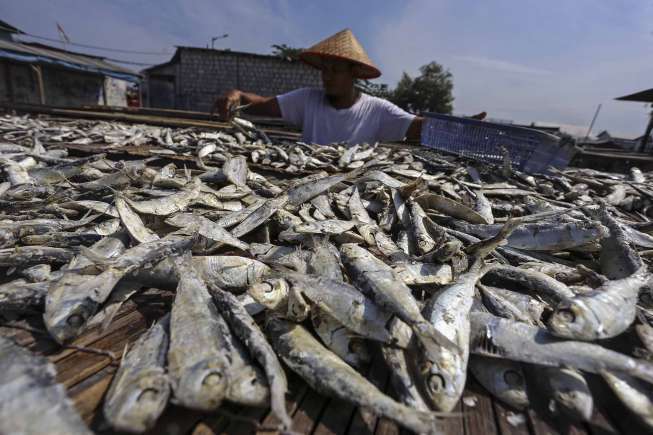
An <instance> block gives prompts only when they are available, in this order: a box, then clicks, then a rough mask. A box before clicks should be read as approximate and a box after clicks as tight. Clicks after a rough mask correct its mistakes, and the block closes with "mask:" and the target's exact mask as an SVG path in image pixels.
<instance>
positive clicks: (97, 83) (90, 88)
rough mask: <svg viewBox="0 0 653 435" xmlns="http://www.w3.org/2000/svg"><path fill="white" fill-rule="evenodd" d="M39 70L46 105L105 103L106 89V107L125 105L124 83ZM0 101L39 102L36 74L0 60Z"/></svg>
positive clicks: (65, 71) (60, 70)
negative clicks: (41, 76)
mask: <svg viewBox="0 0 653 435" xmlns="http://www.w3.org/2000/svg"><path fill="white" fill-rule="evenodd" d="M41 71H42V75H43V87H44V90H45V104H48V105H52V106H69V107H78V106H82V105H95V104H104V98H105V96H104V92H105V89H106V97H107V104H109V105H112V106H121V107H125V106H127V99H126V95H125V90H126V88H127V82H125V81H124V80H118V79H113V78H110V77H106V78H105V77H104V76H101V75H97V74H88V73H83V72H77V71H72V70H69V69H63V68H52V67H47V66H41ZM105 80H106V81H107V84H106V86H105ZM0 101H13V102H15V103H30V104H39V103H40V102H41V99H40V97H39V84H38V79H37V75H36V73H35V72H34V69H33V68H32V65H31V64H28V63H17V62H7V61H0Z"/></svg>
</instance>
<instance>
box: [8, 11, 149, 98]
mask: <svg viewBox="0 0 653 435" xmlns="http://www.w3.org/2000/svg"><path fill="white" fill-rule="evenodd" d="M21 33H22V32H21V31H20V30H19V29H16V28H15V27H13V26H11V25H9V24H7V23H5V22H3V21H0V103H32V104H47V105H51V106H62V107H79V106H83V105H97V104H101V105H109V106H123V107H124V106H127V89H128V88H129V86H131V85H133V84H138V83H139V82H140V76H139V75H138V73H135V72H134V71H131V70H129V69H126V68H123V67H120V66H118V65H114V64H112V63H109V62H107V61H105V60H104V58H102V57H98V56H92V55H88V54H81V53H75V52H72V51H69V50H62V49H59V48H56V47H52V46H49V45H45V44H40V43H35V42H19V41H16V40H15V39H14V36H15V35H20V34H21Z"/></svg>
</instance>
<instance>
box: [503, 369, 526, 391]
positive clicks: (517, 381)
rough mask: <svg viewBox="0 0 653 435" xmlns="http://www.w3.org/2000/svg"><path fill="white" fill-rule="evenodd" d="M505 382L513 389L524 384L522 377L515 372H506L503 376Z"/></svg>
mask: <svg viewBox="0 0 653 435" xmlns="http://www.w3.org/2000/svg"><path fill="white" fill-rule="evenodd" d="M503 380H504V381H506V384H508V385H510V386H511V387H514V386H517V385H522V383H523V380H522V376H521V375H520V374H519V373H517V372H516V371H514V370H506V372H505V373H504V374H503Z"/></svg>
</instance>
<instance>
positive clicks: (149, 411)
mask: <svg viewBox="0 0 653 435" xmlns="http://www.w3.org/2000/svg"><path fill="white" fill-rule="evenodd" d="M169 324H170V316H169V315H166V316H165V318H163V319H162V320H161V321H159V322H158V323H156V324H154V325H153V326H152V327H151V328H150V329H149V330H148V331H147V332H146V333H145V334H143V335H142V336H140V337H139V339H138V340H137V341H136V343H134V345H133V346H132V348H131V349H129V351H127V350H126V353H125V355H124V356H123V358H122V361H121V362H120V368H119V369H118V372H117V373H116V375H115V376H114V377H113V380H112V382H111V387H110V388H109V391H108V392H107V394H106V397H105V399H104V405H103V413H104V416H105V418H106V419H107V421H108V422H109V424H111V426H113V427H114V428H115V429H118V430H121V431H126V432H132V433H141V432H145V431H146V430H148V429H151V428H152V426H153V425H154V423H155V422H156V420H157V419H158V418H159V416H160V415H161V413H162V412H163V410H164V409H165V407H166V405H167V404H168V397H169V396H170V382H169V380H168V376H167V374H166V369H165V362H166V353H167V352H168V328H169Z"/></svg>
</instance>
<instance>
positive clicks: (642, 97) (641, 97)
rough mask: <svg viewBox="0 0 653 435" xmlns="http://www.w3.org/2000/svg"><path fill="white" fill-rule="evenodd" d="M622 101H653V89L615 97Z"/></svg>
mask: <svg viewBox="0 0 653 435" xmlns="http://www.w3.org/2000/svg"><path fill="white" fill-rule="evenodd" d="M615 100H621V101H641V102H642V103H653V89H647V90H645V91H640V92H635V93H634V94H630V95H624V96H623V97H619V98H615Z"/></svg>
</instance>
